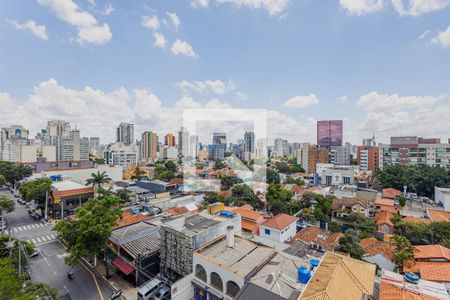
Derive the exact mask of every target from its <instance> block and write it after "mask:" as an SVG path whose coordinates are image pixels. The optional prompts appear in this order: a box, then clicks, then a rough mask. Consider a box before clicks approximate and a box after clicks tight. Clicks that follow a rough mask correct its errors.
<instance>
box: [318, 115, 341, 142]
mask: <svg viewBox="0 0 450 300" xmlns="http://www.w3.org/2000/svg"><path fill="white" fill-rule="evenodd" d="M342 128H343V125H342V120H328V121H317V145H318V146H319V147H326V148H329V147H330V146H342Z"/></svg>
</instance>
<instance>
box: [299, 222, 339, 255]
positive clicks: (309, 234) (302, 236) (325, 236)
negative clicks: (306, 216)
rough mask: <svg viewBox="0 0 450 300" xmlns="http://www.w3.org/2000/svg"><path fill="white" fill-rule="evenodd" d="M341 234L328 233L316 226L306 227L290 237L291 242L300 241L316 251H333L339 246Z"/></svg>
mask: <svg viewBox="0 0 450 300" xmlns="http://www.w3.org/2000/svg"><path fill="white" fill-rule="evenodd" d="M343 236H344V234H342V233H341V232H334V233H329V232H327V231H325V230H323V229H320V228H318V227H306V228H303V229H302V230H300V231H299V232H298V233H297V234H296V235H295V236H294V237H293V238H292V240H291V243H293V242H294V241H302V242H304V243H307V244H308V245H309V247H310V248H312V249H314V250H317V251H321V252H325V251H334V250H335V249H337V247H339V239H340V238H341V237H343Z"/></svg>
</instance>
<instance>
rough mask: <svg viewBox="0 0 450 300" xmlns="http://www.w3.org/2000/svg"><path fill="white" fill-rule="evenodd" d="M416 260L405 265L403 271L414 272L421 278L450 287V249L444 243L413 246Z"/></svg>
mask: <svg viewBox="0 0 450 300" xmlns="http://www.w3.org/2000/svg"><path fill="white" fill-rule="evenodd" d="M413 249H414V251H413V255H414V261H408V262H406V263H405V264H404V265H403V272H413V273H417V274H419V275H420V278H421V279H424V280H429V281H435V282H440V283H443V284H445V285H446V286H447V288H450V249H448V248H446V247H444V246H442V245H422V246H414V247H413Z"/></svg>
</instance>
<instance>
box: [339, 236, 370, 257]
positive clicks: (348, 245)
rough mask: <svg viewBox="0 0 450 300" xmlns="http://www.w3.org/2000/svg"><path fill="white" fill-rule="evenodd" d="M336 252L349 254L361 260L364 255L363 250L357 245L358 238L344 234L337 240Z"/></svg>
mask: <svg viewBox="0 0 450 300" xmlns="http://www.w3.org/2000/svg"><path fill="white" fill-rule="evenodd" d="M338 251H341V252H345V253H348V254H350V256H351V257H353V258H356V259H361V257H362V256H363V255H364V249H363V248H362V247H361V245H360V244H359V238H358V237H357V236H355V235H351V234H348V233H345V234H344V236H343V237H341V238H340V239H339V247H338Z"/></svg>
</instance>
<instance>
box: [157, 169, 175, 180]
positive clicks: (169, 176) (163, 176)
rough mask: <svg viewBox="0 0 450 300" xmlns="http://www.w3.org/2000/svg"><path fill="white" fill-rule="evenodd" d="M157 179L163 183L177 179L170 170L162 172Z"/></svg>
mask: <svg viewBox="0 0 450 300" xmlns="http://www.w3.org/2000/svg"><path fill="white" fill-rule="evenodd" d="M156 178H157V179H159V180H162V181H170V180H172V179H174V178H175V174H174V173H173V172H172V171H170V170H166V171H164V172H161V173H160V174H159V175H158V176H156Z"/></svg>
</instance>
